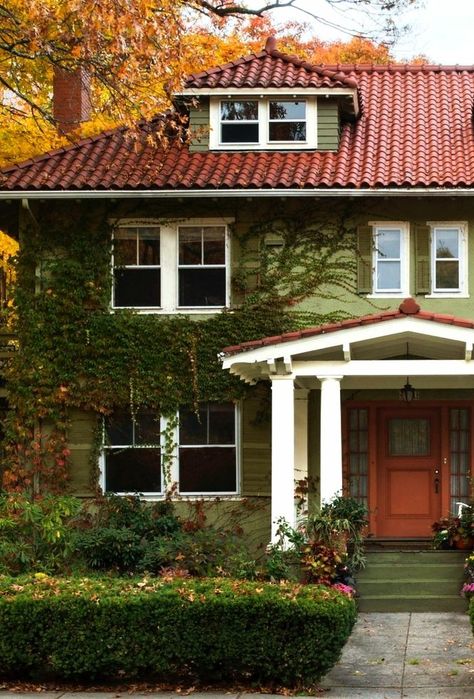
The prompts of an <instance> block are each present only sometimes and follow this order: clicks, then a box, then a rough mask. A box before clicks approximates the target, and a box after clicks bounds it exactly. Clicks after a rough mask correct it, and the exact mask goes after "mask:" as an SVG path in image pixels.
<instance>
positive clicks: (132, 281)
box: [114, 226, 161, 308]
mask: <svg viewBox="0 0 474 699" xmlns="http://www.w3.org/2000/svg"><path fill="white" fill-rule="evenodd" d="M114 237H115V240H114V306H115V307H116V308H129V307H133V308H135V307H137V308H143V307H147V308H148V307H155V306H156V307H159V306H160V305H161V267H160V228H159V227H158V226H140V227H138V226H130V227H128V226H127V227H121V228H119V229H118V231H117V232H116V233H115V236H114Z"/></svg>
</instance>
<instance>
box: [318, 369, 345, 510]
mask: <svg viewBox="0 0 474 699" xmlns="http://www.w3.org/2000/svg"><path fill="white" fill-rule="evenodd" d="M318 379H319V380H320V381H321V437H320V445H321V457H320V490H321V502H328V501H329V500H331V498H333V497H334V495H337V493H340V492H341V491H342V429H341V383H340V382H341V379H342V376H318Z"/></svg>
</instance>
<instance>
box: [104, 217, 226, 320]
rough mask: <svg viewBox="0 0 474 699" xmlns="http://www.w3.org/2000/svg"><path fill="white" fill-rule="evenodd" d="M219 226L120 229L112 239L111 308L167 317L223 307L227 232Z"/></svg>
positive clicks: (191, 223) (203, 222) (199, 224)
mask: <svg viewBox="0 0 474 699" xmlns="http://www.w3.org/2000/svg"><path fill="white" fill-rule="evenodd" d="M223 221H226V219H220V220H219V219H218V220H216V219H214V220H212V219H200V220H197V219H196V220H191V221H189V222H187V224H186V225H184V224H183V225H180V224H178V223H174V224H173V223H169V222H167V223H163V224H158V223H156V224H153V225H152V224H151V223H150V222H144V223H143V224H140V225H132V224H127V223H124V224H123V225H120V226H119V227H118V228H117V229H116V230H115V232H114V237H113V292H112V307H113V308H133V309H136V310H138V311H142V312H162V313H172V312H175V311H179V310H181V309H182V310H185V311H186V312H189V311H191V312H193V311H195V312H206V311H211V310H212V311H215V310H216V309H219V308H224V307H225V306H228V305H229V302H230V298H229V296H230V272H229V269H230V260H229V257H230V256H229V233H228V227H227V225H226V223H223ZM188 223H189V225H188Z"/></svg>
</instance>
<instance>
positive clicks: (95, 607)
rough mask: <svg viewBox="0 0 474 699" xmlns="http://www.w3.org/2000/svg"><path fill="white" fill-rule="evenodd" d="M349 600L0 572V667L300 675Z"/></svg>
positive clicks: (326, 645)
mask: <svg viewBox="0 0 474 699" xmlns="http://www.w3.org/2000/svg"><path fill="white" fill-rule="evenodd" d="M355 616H356V610H355V604H354V601H353V600H352V599H350V598H349V597H347V596H346V595H343V594H340V593H339V592H337V591H335V590H333V589H329V588H326V587H320V586H312V585H307V586H300V585H293V584H278V585H276V584H271V583H259V582H246V581H245V582H243V581H236V580H234V581H231V580H227V579H222V578H221V579H206V580H193V579H175V580H173V581H171V582H165V581H164V580H163V579H153V580H148V579H146V578H145V579H143V580H136V579H135V580H129V581H126V580H123V579H119V578H107V579H104V578H99V579H93V580H91V579H84V578H82V579H73V578H68V579H55V578H48V577H47V576H42V575H41V574H40V575H37V576H34V577H33V578H28V579H22V578H17V579H15V580H14V581H12V580H11V579H9V580H8V579H3V580H0V628H1V629H2V634H1V635H0V668H1V673H2V677H3V678H17V677H21V678H22V679H26V678H33V679H42V678H54V679H56V680H57V679H74V680H78V679H88V680H97V679H109V680H110V679H126V678H134V677H140V678H141V679H142V678H144V677H147V678H155V679H158V680H159V679H166V680H170V679H174V680H185V679H189V680H190V681H193V682H194V681H201V682H213V681H217V680H220V681H227V682H229V681H246V682H249V681H250V682H256V683H274V684H277V685H278V684H279V685H285V686H298V685H299V686H305V685H306V686H308V685H311V684H313V683H315V682H317V681H318V680H319V678H320V677H321V676H322V675H323V674H324V673H326V672H327V671H328V670H329V669H330V668H331V667H332V665H333V664H334V663H335V662H336V661H337V659H338V657H339V654H340V651H341V648H342V646H343V645H344V643H345V641H346V639H347V637H348V636H349V634H350V631H351V629H352V625H353V623H354V621H355Z"/></svg>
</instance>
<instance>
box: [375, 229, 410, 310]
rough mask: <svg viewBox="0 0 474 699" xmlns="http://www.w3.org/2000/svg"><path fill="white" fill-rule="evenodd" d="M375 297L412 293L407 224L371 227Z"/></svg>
mask: <svg viewBox="0 0 474 699" xmlns="http://www.w3.org/2000/svg"><path fill="white" fill-rule="evenodd" d="M371 225H372V230H373V253H372V269H373V285H372V289H373V294H374V295H376V296H404V295H407V294H408V293H409V282H410V280H409V237H408V224H407V223H398V222H397V223H390V222H388V223H386V222H383V223H372V224H371Z"/></svg>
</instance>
